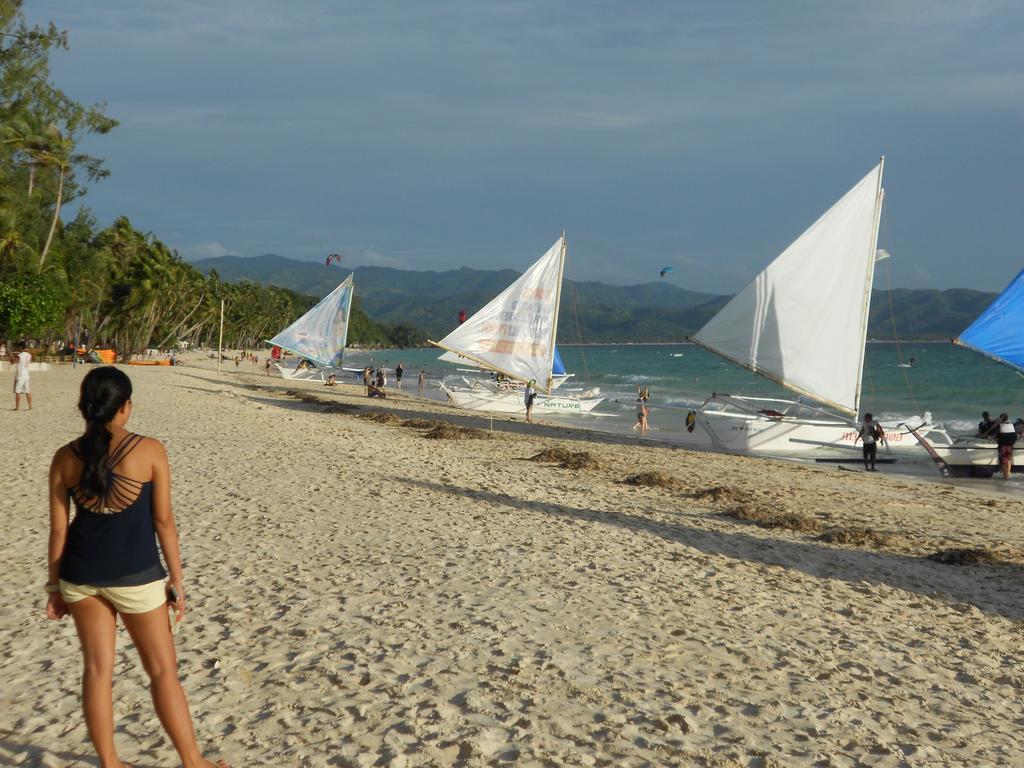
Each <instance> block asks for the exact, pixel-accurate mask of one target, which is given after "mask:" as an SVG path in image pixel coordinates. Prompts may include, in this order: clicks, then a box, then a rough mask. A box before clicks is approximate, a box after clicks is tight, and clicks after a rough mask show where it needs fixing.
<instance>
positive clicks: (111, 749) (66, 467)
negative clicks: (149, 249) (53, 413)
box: [45, 366, 226, 768]
mask: <svg viewBox="0 0 1024 768" xmlns="http://www.w3.org/2000/svg"><path fill="white" fill-rule="evenodd" d="M131 397H132V384H131V380H129V378H128V376H127V375H126V374H125V373H124V372H123V371H120V370H118V369H117V368H114V367H113V366H104V367H102V368H95V369H93V370H91V371H89V373H88V374H86V376H85V378H84V379H82V387H81V395H80V397H79V401H78V410H79V411H80V412H81V414H82V416H83V417H84V418H85V433H84V434H83V435H82V436H81V437H79V438H78V439H77V440H74V441H72V442H70V443H68V444H67V445H65V446H64V447H62V448H60V449H58V451H57V452H56V453H55V454H54V456H53V461H52V463H51V465H50V480H49V488H50V538H49V578H48V579H47V583H46V587H45V589H46V592H47V593H48V598H47V604H46V615H47V617H48V618H50V619H54V620H58V619H63V618H64V617H65V616H67V615H68V614H69V613H70V614H71V618H72V619H73V620H74V622H75V629H76V630H77V631H78V638H79V642H80V644H81V648H82V657H83V662H84V666H85V669H84V673H83V675H82V709H83V711H84V713H85V724H86V727H87V729H88V731H89V738H90V740H91V741H92V744H93V747H94V748H95V750H96V754H97V756H98V757H99V759H100V765H101V766H103V767H104V768H108V766H109V767H113V766H121V765H123V764H122V763H121V761H120V760H119V759H118V756H117V751H116V749H115V746H114V706H113V699H112V686H113V674H114V661H115V655H114V646H115V640H116V637H117V617H118V615H120V617H121V622H122V623H123V624H124V627H125V629H127V630H128V634H129V635H130V636H131V639H132V642H133V643H134V644H135V647H136V648H137V649H138V651H139V656H140V657H141V659H142V666H143V668H144V669H145V671H146V674H147V675H148V676H149V680H150V692H151V694H152V697H153V704H154V706H155V708H156V712H157V715H158V716H159V718H160V722H161V723H162V724H163V727H164V730H165V731H166V732H167V735H168V737H170V740H171V744H172V745H173V746H174V749H175V750H176V751H177V753H178V756H179V758H180V759H181V762H182V764H183V765H184V766H189V767H190V768H191V767H192V766H200V767H202V768H214V763H212V762H210V761H209V760H206V759H205V758H203V756H202V755H201V754H200V752H199V747H198V745H197V743H196V734H195V729H194V728H193V726H192V718H191V715H190V714H189V709H188V701H187V700H186V698H185V692H184V691H183V690H182V687H181V682H180V681H179V679H178V674H177V666H178V663H177V658H176V656H175V652H174V639H173V637H172V635H171V627H170V622H169V621H168V616H167V611H168V604H170V606H171V608H172V609H173V610H174V614H175V620H176V621H181V620H182V618H184V615H185V587H184V583H183V577H182V569H181V556H180V553H179V549H178V533H177V530H176V526H175V523H174V514H173V513H172V511H171V482H170V468H169V465H168V462H167V452H166V451H165V450H164V446H163V445H162V444H161V443H160V442H159V441H158V440H155V439H153V438H150V437H143V436H142V435H136V434H133V433H131V432H128V431H127V430H126V429H125V424H126V423H127V421H128V419H129V417H130V416H131V413H132V401H131ZM72 501H73V502H74V505H75V516H74V519H73V520H71V523H70V525H69V523H68V520H69V517H70V513H71V503H72ZM158 539H159V542H160V549H159V550H158V549H157V540H158ZM160 551H162V552H163V555H164V560H165V561H166V563H167V571H169V572H170V581H169V583H167V584H165V582H164V577H165V576H166V575H167V571H165V570H164V567H163V565H161V563H160ZM217 765H218V766H221V767H222V768H226V764H225V763H224V761H220V762H219V763H218V764H217Z"/></svg>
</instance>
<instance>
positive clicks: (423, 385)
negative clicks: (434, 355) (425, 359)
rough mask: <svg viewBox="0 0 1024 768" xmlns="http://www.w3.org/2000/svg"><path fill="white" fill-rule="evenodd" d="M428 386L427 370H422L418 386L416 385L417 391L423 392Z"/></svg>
mask: <svg viewBox="0 0 1024 768" xmlns="http://www.w3.org/2000/svg"><path fill="white" fill-rule="evenodd" d="M426 386H427V372H426V371H422V370H421V371H420V378H419V381H418V382H417V386H416V391H417V392H419V393H420V394H422V393H423V390H424V389H426Z"/></svg>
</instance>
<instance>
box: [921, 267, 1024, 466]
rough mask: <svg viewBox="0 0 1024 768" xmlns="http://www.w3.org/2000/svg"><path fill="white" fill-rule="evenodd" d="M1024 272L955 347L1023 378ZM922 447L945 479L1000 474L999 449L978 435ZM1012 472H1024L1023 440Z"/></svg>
mask: <svg viewBox="0 0 1024 768" xmlns="http://www.w3.org/2000/svg"><path fill="white" fill-rule="evenodd" d="M1022 327H1024V270H1021V271H1020V272H1018V273H1017V276H1016V277H1015V278H1014V279H1013V280H1012V281H1011V282H1010V284H1009V285H1008V286H1006V288H1005V289H1003V292H1002V293H1000V294H999V295H998V296H997V297H996V298H995V300H994V301H993V302H992V303H991V304H989V305H988V307H986V308H985V311H984V312H982V313H981V314H980V315H979V316H978V318H977V319H976V320H975V321H974V322H973V323H971V324H970V325H969V326H968V327H967V329H966V330H965V331H964V332H963V333H961V334H960V335H959V336H957V337H956V338H955V339H953V343H954V344H956V345H958V346H961V347H965V348H966V349H970V350H973V351H974V352H977V353H978V354H980V355H984V356H985V357H987V358H989V359H990V360H995V361H996V362H997V363H1001V364H1002V365H1005V366H1008V367H1010V368H1012V369H1013V370H1015V371H1016V372H1017V373H1018V374H1020V375H1024V334H1022V333H1021V328H1022ZM922 445H923V446H924V447H925V449H926V450H928V452H929V455H931V457H932V459H933V460H934V461H935V463H936V464H937V465H938V467H939V470H940V471H941V472H942V474H944V475H948V476H952V477H991V476H992V475H993V474H995V473H997V472H999V453H998V446H997V445H996V443H995V441H994V440H990V439H985V438H982V437H978V436H976V435H970V436H963V437H956V436H954V438H953V441H952V444H951V445H935V446H931V445H929V444H928V440H927V438H924V439H923V440H922ZM1013 471H1014V472H1017V473H1021V472H1024V440H1019V441H1018V442H1017V444H1016V445H1015V446H1014V451H1013Z"/></svg>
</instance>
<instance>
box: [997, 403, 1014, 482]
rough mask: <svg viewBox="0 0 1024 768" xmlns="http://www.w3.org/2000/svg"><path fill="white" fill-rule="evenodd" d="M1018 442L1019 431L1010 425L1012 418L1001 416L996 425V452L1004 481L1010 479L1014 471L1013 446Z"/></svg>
mask: <svg viewBox="0 0 1024 768" xmlns="http://www.w3.org/2000/svg"><path fill="white" fill-rule="evenodd" d="M1016 442H1017V430H1016V429H1014V427H1013V424H1011V423H1010V417H1009V416H1007V415H1006V414H1005V413H1001V414H999V423H998V424H997V425H996V446H997V448H996V450H997V451H998V452H999V469H1001V470H1002V472H1003V480H1009V479H1010V473H1011V472H1012V471H1013V446H1014V444H1015V443H1016Z"/></svg>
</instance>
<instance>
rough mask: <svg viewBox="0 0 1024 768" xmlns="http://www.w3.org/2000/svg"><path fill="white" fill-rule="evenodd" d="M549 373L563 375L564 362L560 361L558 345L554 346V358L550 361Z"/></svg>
mask: <svg viewBox="0 0 1024 768" xmlns="http://www.w3.org/2000/svg"><path fill="white" fill-rule="evenodd" d="M551 375H552V376H564V375H565V363H563V362H562V355H561V354H560V353H559V351H558V347H555V359H554V360H552V361H551Z"/></svg>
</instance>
